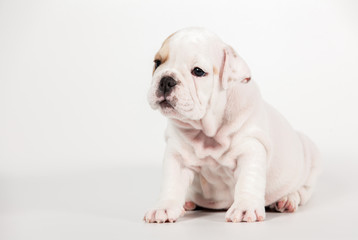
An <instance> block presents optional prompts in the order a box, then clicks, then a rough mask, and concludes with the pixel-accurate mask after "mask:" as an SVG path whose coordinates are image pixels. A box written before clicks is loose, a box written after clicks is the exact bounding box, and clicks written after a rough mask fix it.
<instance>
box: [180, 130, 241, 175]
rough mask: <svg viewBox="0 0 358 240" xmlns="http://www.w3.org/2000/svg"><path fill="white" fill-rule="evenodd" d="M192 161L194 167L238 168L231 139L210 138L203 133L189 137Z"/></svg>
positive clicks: (188, 142)
mask: <svg viewBox="0 0 358 240" xmlns="http://www.w3.org/2000/svg"><path fill="white" fill-rule="evenodd" d="M185 137H186V142H187V144H188V149H189V154H190V155H191V156H190V161H189V164H190V165H191V166H193V167H208V168H210V169H220V168H222V167H224V168H228V169H235V168H236V160H237V159H236V158H235V157H230V156H231V154H230V153H231V149H230V147H231V138H230V137H221V138H217V137H216V138H212V137H208V136H206V135H205V134H203V133H202V132H198V133H196V134H195V135H193V134H192V135H187V136H185Z"/></svg>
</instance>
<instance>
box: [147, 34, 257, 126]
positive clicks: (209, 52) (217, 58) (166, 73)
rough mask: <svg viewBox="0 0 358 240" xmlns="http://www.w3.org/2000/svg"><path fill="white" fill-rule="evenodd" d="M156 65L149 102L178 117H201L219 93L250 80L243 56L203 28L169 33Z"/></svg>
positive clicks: (185, 118) (170, 115)
mask: <svg viewBox="0 0 358 240" xmlns="http://www.w3.org/2000/svg"><path fill="white" fill-rule="evenodd" d="M154 64H155V65H154V70H153V79H152V84H151V87H150V90H149V92H148V101H149V104H150V105H151V107H152V108H153V109H158V108H159V109H160V111H161V112H162V113H163V114H164V115H165V116H167V117H169V118H175V119H179V120H199V119H202V118H203V117H204V116H205V113H206V112H207V111H208V109H210V107H212V106H214V105H215V103H217V101H219V100H218V95H219V92H220V93H221V94H222V93H223V91H226V90H227V89H228V88H229V87H230V86H232V85H233V84H235V83H237V84H241V83H247V82H248V81H249V80H250V70H249V68H248V67H247V65H246V63H245V62H244V61H243V59H242V58H241V57H240V56H239V55H238V54H237V53H236V52H235V51H234V50H233V49H232V48H231V47H230V46H228V45H226V44H225V43H223V42H222V41H221V40H220V38H218V37H217V36H216V35H215V34H213V33H211V32H209V31H207V30H205V29H201V28H187V29H183V30H180V31H178V32H176V33H174V34H173V35H171V36H169V37H168V38H167V39H166V40H165V41H164V43H163V45H162V47H161V48H160V49H159V51H158V52H157V54H156V55H155V58H154ZM221 100H222V99H221Z"/></svg>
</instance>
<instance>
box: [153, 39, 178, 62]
mask: <svg viewBox="0 0 358 240" xmlns="http://www.w3.org/2000/svg"><path fill="white" fill-rule="evenodd" d="M174 34H175V33H173V34H171V35H170V36H169V37H167V38H166V39H165V40H164V42H163V44H162V46H161V48H160V49H159V51H158V52H157V54H156V55H155V58H154V59H155V60H160V62H161V64H163V63H165V62H166V61H167V60H168V58H169V40H170V38H171V37H172V36H173V35H174Z"/></svg>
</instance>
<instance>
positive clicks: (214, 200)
mask: <svg viewBox="0 0 358 240" xmlns="http://www.w3.org/2000/svg"><path fill="white" fill-rule="evenodd" d="M234 188H235V181H234V175H233V172H232V170H231V169H228V168H226V167H218V168H213V169H211V168H209V167H202V168H201V170H200V172H198V173H197V174H196V175H195V177H194V181H193V184H192V186H191V188H190V189H189V192H188V197H187V199H188V200H190V201H193V202H195V203H196V204H197V205H199V206H201V207H205V208H211V209H227V208H229V207H230V206H231V204H232V203H233V201H234Z"/></svg>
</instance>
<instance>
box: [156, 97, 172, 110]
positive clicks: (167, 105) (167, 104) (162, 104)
mask: <svg viewBox="0 0 358 240" xmlns="http://www.w3.org/2000/svg"><path fill="white" fill-rule="evenodd" d="M159 105H160V107H161V108H163V109H167V108H174V107H173V105H172V104H171V103H170V102H169V101H168V100H167V99H164V100H163V101H161V102H159Z"/></svg>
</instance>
